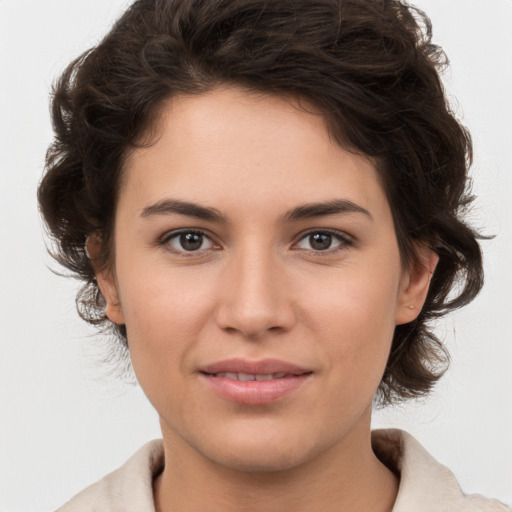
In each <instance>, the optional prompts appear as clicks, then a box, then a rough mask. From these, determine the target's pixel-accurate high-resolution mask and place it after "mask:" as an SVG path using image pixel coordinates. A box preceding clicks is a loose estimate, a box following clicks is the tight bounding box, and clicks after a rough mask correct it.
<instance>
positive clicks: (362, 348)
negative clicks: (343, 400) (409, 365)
mask: <svg viewBox="0 0 512 512" xmlns="http://www.w3.org/2000/svg"><path fill="white" fill-rule="evenodd" d="M389 268H391V269H392V268H393V267H389ZM398 276H399V271H397V272H396V273H395V272H393V271H392V270H391V272H389V271H388V273H386V274H380V275H379V274H377V273H375V274H369V273H361V274H358V273H357V272H352V273H351V272H347V273H346V274H345V275H344V276H343V277H340V278H339V279H337V280H331V281H330V282H329V284H326V285H325V287H323V290H322V293H321V294H315V296H314V297H310V300H309V301H308V303H307V306H306V307H305V308H304V314H305V315H307V320H306V321H305V324H306V325H307V326H308V328H309V329H310V332H311V334H314V335H315V337H317V339H318V343H319V344H320V345H322V344H323V345H324V346H325V349H326V350H325V355H326V357H327V360H326V361H325V364H326V365H327V366H328V367H330V368H331V369H332V370H333V371H332V372H331V375H332V378H334V379H338V380H339V381H342V382H338V385H343V387H344V389H346V390H352V391H353V392H354V393H360V392H361V388H367V390H368V393H370V394H373V391H374V388H376V387H377V386H378V384H379V382H380V380H381V378H382V374H383V373H384V369H385V365H386V362H387V359H388V355H389V350H390V348H391V343H392V339H393V333H394V328H395V322H394V319H395V310H396V306H397V288H398V282H399V277H398ZM344 395H345V396H350V393H344Z"/></svg>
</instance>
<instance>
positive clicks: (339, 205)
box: [284, 199, 373, 221]
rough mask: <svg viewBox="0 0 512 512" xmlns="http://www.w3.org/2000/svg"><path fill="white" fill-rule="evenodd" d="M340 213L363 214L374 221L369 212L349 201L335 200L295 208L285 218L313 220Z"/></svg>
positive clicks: (290, 219) (289, 219)
mask: <svg viewBox="0 0 512 512" xmlns="http://www.w3.org/2000/svg"><path fill="white" fill-rule="evenodd" d="M340 213H361V214H363V215H365V216H366V217H368V218H369V219H370V220H372V221H373V217H372V215H371V214H370V212H369V211H368V210H366V209H365V208H363V207H362V206H359V205H358V204H356V203H353V202H352V201H349V200H347V199H335V200H333V201H327V202H326V203H310V204H305V205H302V206H298V207H297V208H294V209H293V210H291V211H290V212H288V213H286V214H285V216H284V220H285V221H294V220H302V219H311V218H314V217H324V216H327V215H338V214H340Z"/></svg>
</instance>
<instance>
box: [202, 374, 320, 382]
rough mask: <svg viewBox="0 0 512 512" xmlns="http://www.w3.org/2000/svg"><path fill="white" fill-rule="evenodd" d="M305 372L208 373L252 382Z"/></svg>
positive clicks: (288, 376)
mask: <svg viewBox="0 0 512 512" xmlns="http://www.w3.org/2000/svg"><path fill="white" fill-rule="evenodd" d="M306 373H311V372H305V373H302V374H293V373H284V372H276V373H231V372H219V373H206V375H209V376H210V377H220V378H223V379H231V380H239V381H242V382H250V381H252V380H258V381H262V380H273V379H287V378H291V377H298V376H299V375H305V374H306Z"/></svg>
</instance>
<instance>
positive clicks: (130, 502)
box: [57, 440, 164, 512]
mask: <svg viewBox="0 0 512 512" xmlns="http://www.w3.org/2000/svg"><path fill="white" fill-rule="evenodd" d="M163 463H164V448H163V443H162V441H161V440H154V441H150V442H149V443H147V444H146V445H144V446H143V447H142V448H141V449H140V450H139V451H137V452H136V453H135V455H133V456H132V457H131V458H130V459H129V460H128V461H127V462H126V463H125V464H124V465H123V466H121V467H120V468H119V469H117V470H116V471H113V472H112V473H110V474H108V475H107V476H106V477H105V478H102V479H101V480H100V481H98V482H96V483H95V484H93V485H91V486H90V487H87V488H86V489H84V490H83V491H82V492H80V493H79V494H77V495H76V496H75V497H74V498H72V499H71V500H70V501H68V502H67V503H66V504H65V505H64V506H63V507H61V508H59V510H58V511H57V512H86V511H87V512H100V511H101V512H128V510H130V511H132V510H137V511H138V512H155V507H154V501H153V479H154V477H155V475H156V474H158V472H159V471H160V470H161V468H162V467H163Z"/></svg>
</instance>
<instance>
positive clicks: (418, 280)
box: [395, 245, 439, 325]
mask: <svg viewBox="0 0 512 512" xmlns="http://www.w3.org/2000/svg"><path fill="white" fill-rule="evenodd" d="M438 261H439V255H438V254H437V253H436V252H434V251H433V250H432V249H430V247H428V246H426V245H421V246H417V247H416V258H415V260H414V262H413V263H412V264H411V266H410V267H409V268H407V269H405V270H404V273H403V275H402V282H401V284H400V293H399V297H398V304H397V309H396V318H395V324H396V325H400V324H406V323H408V322H412V321H413V320H415V319H416V318H417V316H418V315H419V313H420V311H421V308H422V307H423V304H424V303H425V299H426V298H427V293H428V290H429V287H430V279H431V278H432V275H433V274H434V271H435V269H436V266H437V262H438Z"/></svg>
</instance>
